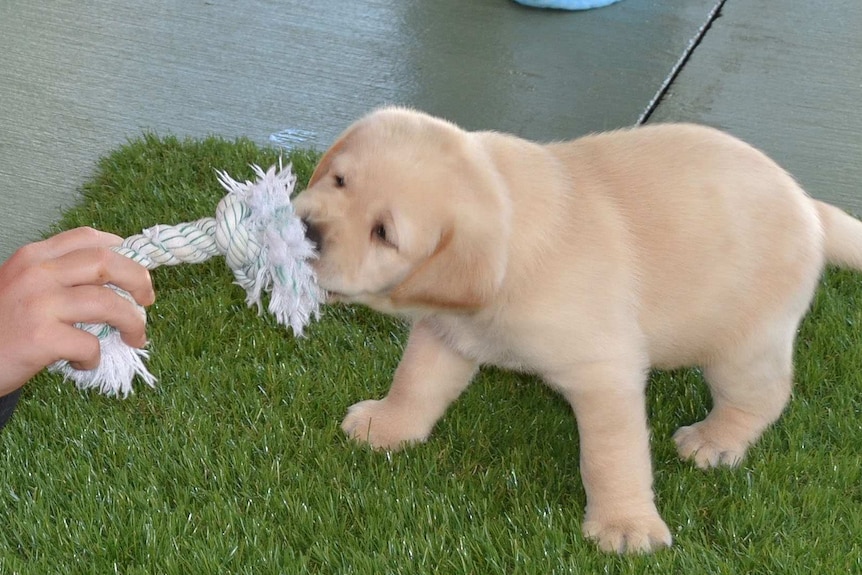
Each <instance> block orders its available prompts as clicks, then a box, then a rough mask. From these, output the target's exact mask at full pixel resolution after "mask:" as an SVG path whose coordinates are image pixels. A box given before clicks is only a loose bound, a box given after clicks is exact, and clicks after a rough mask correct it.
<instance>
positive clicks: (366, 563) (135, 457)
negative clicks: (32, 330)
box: [0, 135, 862, 575]
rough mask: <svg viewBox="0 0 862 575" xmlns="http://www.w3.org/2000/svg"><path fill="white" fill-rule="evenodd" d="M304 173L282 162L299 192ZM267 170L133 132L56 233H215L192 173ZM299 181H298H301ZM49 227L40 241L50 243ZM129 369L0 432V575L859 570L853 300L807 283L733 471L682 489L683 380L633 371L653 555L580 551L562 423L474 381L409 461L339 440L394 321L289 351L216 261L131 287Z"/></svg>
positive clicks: (370, 320)
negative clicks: (102, 387) (138, 345)
mask: <svg viewBox="0 0 862 575" xmlns="http://www.w3.org/2000/svg"><path fill="white" fill-rule="evenodd" d="M316 158H317V156H316V155H315V154H314V153H308V152H304V153H298V154H295V155H293V156H292V157H291V158H290V160H292V161H293V163H294V167H295V170H296V171H297V173H298V174H299V176H300V181H301V182H305V181H306V180H307V178H308V177H309V175H310V172H311V168H312V166H313V164H314V161H315V160H316ZM276 159H277V152H275V151H273V150H267V149H261V148H258V147H256V146H255V145H253V144H251V143H249V142H247V141H237V142H225V141H222V140H218V139H207V140H203V141H178V140H177V139H174V138H164V139H161V138H157V137H155V136H150V135H148V136H145V137H143V138H141V139H140V140H136V141H133V142H130V143H129V144H128V145H126V146H124V147H123V148H121V149H119V150H117V151H116V152H115V153H113V154H112V155H110V156H108V157H107V158H105V159H103V160H102V161H101V163H100V164H99V169H98V173H97V174H96V175H95V176H94V177H93V179H92V181H91V182H90V183H89V184H87V185H86V186H85V187H84V190H83V197H84V199H83V200H82V203H81V204H80V206H79V207H77V208H75V209H73V210H71V211H70V212H68V213H67V214H66V215H65V217H64V218H63V220H62V222H61V223H60V228H68V227H74V226H78V225H91V226H95V227H99V228H102V229H105V230H108V231H113V232H115V233H118V234H121V235H124V236H125V235H131V234H133V233H137V232H139V231H140V230H141V229H142V228H145V227H149V226H152V225H154V224H156V223H166V224H170V223H178V222H182V221H188V220H192V219H195V218H198V217H202V216H208V215H213V212H214V209H215V205H216V203H217V202H218V200H219V198H220V197H221V195H222V191H221V188H220V187H219V186H218V184H217V182H216V178H215V174H214V169H216V168H218V169H226V170H227V171H228V172H230V173H231V174H232V175H233V176H234V177H236V178H237V179H240V178H250V177H251V176H252V174H251V171H250V170H249V168H248V166H247V164H248V163H249V162H256V163H259V164H261V165H262V166H264V167H266V166H269V165H270V164H272V163H274V162H275V161H276ZM301 185H304V184H301ZM58 229H59V228H58ZM153 277H154V281H155V284H156V288H157V292H158V301H157V303H156V304H155V305H154V306H153V307H152V308H151V309H150V328H149V334H150V338H151V341H152V344H151V350H152V358H151V360H150V362H149V366H150V369H151V371H152V372H153V373H154V374H155V375H156V376H157V377H158V378H159V385H158V387H157V389H155V390H152V389H149V388H147V387H146V386H141V385H138V386H137V392H136V393H135V394H134V395H133V396H131V397H130V398H129V399H126V400H118V399H108V398H105V397H103V396H100V395H98V394H95V393H92V392H90V393H82V392H79V391H77V390H76V389H75V388H74V386H73V385H72V384H71V383H64V382H63V381H61V380H60V379H59V378H58V377H57V376H53V375H47V374H42V375H40V376H39V377H38V378H37V379H36V380H34V381H33V382H31V383H30V384H29V385H28V386H27V387H26V388H25V394H24V396H23V398H22V402H21V404H20V406H19V409H18V412H17V413H16V415H15V417H14V418H13V420H12V421H11V422H10V424H9V425H8V426H7V428H6V429H5V430H3V432H2V433H0V458H2V463H0V483H2V488H1V489H0V511H2V516H0V517H2V519H0V573H3V574H11V573H34V574H46V573H94V574H104V573H123V574H133V573H167V574H173V573H177V574H188V573H194V574H198V573H255V574H261V573H303V572H309V573H451V574H455V573H476V574H485V573H579V574H581V573H583V574H592V573H614V574H615V573H632V574H634V573H637V574H640V573H657V574H659V573H660V574H674V573H727V574H742V573H748V574H754V573H763V574H767V573H781V574H793V573H800V574H801V573H805V574H808V573H818V574H823V575H826V574H833V573H851V572H856V573H859V572H862V471H860V469H862V447H860V445H862V341H860V334H862V287H860V285H859V284H860V281H859V280H860V277H859V276H858V275H854V274H851V273H848V272H837V271H830V272H829V273H828V274H827V277H826V279H825V282H824V286H823V288H822V289H821V290H820V292H819V294H818V297H817V300H816V302H815V304H814V309H813V311H812V313H811V314H810V315H809V317H808V319H807V320H806V322H805V324H804V325H803V327H802V330H801V334H800V338H799V340H798V344H797V359H796V364H797V380H798V385H797V387H796V393H795V397H794V399H793V401H792V403H791V404H790V407H789V408H788V410H787V412H786V413H785V415H784V417H783V418H782V419H781V420H780V421H779V423H778V424H777V425H776V426H775V427H774V428H773V429H771V430H770V431H768V432H767V433H766V435H765V436H764V438H763V440H762V441H761V442H760V443H759V444H758V445H757V446H755V447H754V448H753V449H752V450H751V452H750V454H749V457H748V459H747V460H746V461H745V462H744V463H743V464H742V466H741V467H740V468H738V469H734V470H718V471H712V472H708V473H704V472H701V471H699V470H697V469H695V468H693V466H691V465H689V464H687V463H684V462H680V461H679V460H678V459H677V458H676V454H675V451H674V448H673V444H672V441H671V439H670V436H671V434H672V432H673V430H674V429H675V428H676V427H677V426H679V425H681V424H687V423H690V422H692V421H694V420H696V419H699V418H701V417H702V416H703V415H704V414H705V413H706V410H707V408H708V405H709V399H708V396H707V394H706V391H705V388H704V386H703V384H702V382H701V380H700V377H699V375H698V374H697V373H696V372H694V371H679V372H673V373H665V374H656V375H654V377H653V379H652V382H651V386H650V392H649V410H650V415H651V425H652V432H653V454H654V460H655V465H654V466H655V484H656V491H657V494H658V501H659V508H660V510H661V512H662V514H663V516H664V518H665V520H666V521H667V522H668V525H669V526H670V528H671V531H672V532H673V534H674V537H675V545H674V547H673V548H671V549H670V550H666V551H662V552H660V553H657V554H655V555H652V556H643V557H616V556H608V555H604V554H601V553H600V552H598V551H596V549H595V548H594V547H593V546H592V545H591V544H589V543H588V542H585V541H584V540H583V538H582V537H581V535H580V522H581V517H582V509H583V506H584V493H583V489H582V486H581V482H580V477H579V475H578V465H577V461H578V444H577V433H576V430H575V424H574V420H573V418H572V416H571V413H570V410H569V408H568V407H567V405H566V404H565V403H564V402H563V401H562V400H561V399H560V398H559V397H558V396H556V395H555V394H554V393H552V392H550V391H548V390H547V389H546V388H545V387H543V386H542V385H540V384H539V383H538V382H537V381H536V380H535V379H533V378H530V377H527V376H523V375H516V374H511V373H506V372H502V371H497V370H493V369H488V370H484V371H483V372H482V373H481V374H480V376H479V378H478V379H477V381H476V382H475V384H474V385H473V386H472V387H471V388H470V389H469V390H468V391H467V392H466V393H465V394H464V396H463V397H462V398H461V399H460V400H459V401H458V402H457V403H456V404H455V405H454V406H453V408H452V409H451V410H450V412H449V413H448V414H447V416H446V417H445V418H444V419H443V421H442V422H441V424H440V425H439V426H438V428H437V429H436V431H435V433H434V434H433V435H432V437H431V439H430V441H429V442H428V443H427V444H425V445H421V446H417V447H413V448H411V449H408V450H407V451H404V452H401V453H395V454H385V453H375V452H372V451H370V450H368V449H366V448H364V447H361V446H357V445H354V444H352V443H350V442H348V441H346V440H345V439H344V437H343V436H342V434H341V432H340V430H339V428H338V425H339V422H340V420H341V418H342V417H343V415H344V413H345V411H346V409H347V407H348V406H349V405H351V404H352V403H354V402H356V401H358V400H361V399H366V398H369V397H379V396H381V395H383V394H384V393H385V392H386V390H387V389H388V386H389V382H390V377H391V374H392V372H393V370H394V368H395V366H396V364H397V362H398V358H399V356H400V353H401V349H402V345H403V342H404V339H405V334H406V328H405V326H404V325H403V324H402V323H400V322H398V321H396V320H392V319H389V318H386V317H384V316H381V315H378V314H376V313H374V312H371V311H368V310H365V309H360V308H349V307H331V308H328V309H326V310H325V314H324V317H323V319H322V320H321V321H320V322H318V323H316V324H313V325H312V326H311V327H310V329H309V331H308V336H307V337H306V338H305V339H301V340H297V339H294V338H293V336H292V335H290V333H289V332H288V331H286V330H284V329H283V328H280V327H279V326H278V325H276V324H275V322H274V321H273V320H272V319H271V318H269V317H266V316H258V315H257V313H256V311H255V310H250V309H247V308H246V306H245V303H244V297H245V295H244V293H243V291H242V290H241V289H240V288H238V287H236V286H234V285H232V283H231V282H232V276H231V274H230V271H229V270H228V269H227V268H226V267H225V266H224V263H223V261H221V259H215V260H211V261H209V262H207V263H206V264H202V265H197V266H191V265H188V266H180V267H176V268H160V269H158V270H155V271H154V272H153Z"/></svg>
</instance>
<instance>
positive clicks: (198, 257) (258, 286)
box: [49, 165, 323, 397]
mask: <svg viewBox="0 0 862 575" xmlns="http://www.w3.org/2000/svg"><path fill="white" fill-rule="evenodd" d="M252 169H253V170H254V172H255V174H256V176H257V181H255V182H250V181H246V182H242V183H240V182H237V181H235V180H234V179H233V178H231V177H230V176H229V175H228V174H227V173H225V172H218V179H219V182H220V183H221V185H222V187H223V188H224V189H225V190H226V191H227V195H225V197H224V198H223V199H222V200H221V202H219V204H218V208H217V209H216V215H215V217H214V218H201V219H199V220H196V221H194V222H187V223H182V224H178V225H175V226H167V225H156V226H153V227H151V228H148V229H146V230H144V231H143V232H141V233H140V234H137V235H134V236H130V237H128V238H126V240H125V241H124V242H123V244H122V245H121V246H119V247H117V248H115V250H116V251H117V252H118V253H120V254H122V255H124V256H126V257H129V258H131V259H133V260H135V261H136V262H138V263H140V264H141V265H143V266H145V267H147V268H148V269H154V268H157V267H159V266H163V265H168V266H171V265H178V264H183V263H200V262H203V261H206V260H208V259H210V258H211V257H213V256H215V255H223V256H224V257H225V261H226V262H227V264H228V267H230V269H231V270H232V271H233V274H234V278H235V279H236V283H237V284H238V285H240V286H242V288H243V289H245V291H246V303H247V304H248V305H249V306H252V305H256V306H257V308H258V312H261V311H262V309H263V304H262V301H261V300H262V297H263V294H264V293H269V294H270V298H269V306H268V310H269V312H270V313H272V314H273V315H274V316H275V318H276V320H277V321H278V322H279V323H280V324H282V325H285V326H288V327H290V328H291V329H292V330H293V332H294V334H296V335H297V336H302V334H303V329H304V328H305V326H306V325H307V324H308V323H309V322H310V321H311V319H312V318H314V319H316V318H318V317H319V315H320V304H321V301H322V300H323V292H322V291H321V290H320V288H319V287H318V285H317V280H316V277H315V275H314V271H313V269H312V268H311V266H310V265H309V260H310V259H312V258H314V257H315V253H314V246H313V245H312V244H311V242H309V241H308V240H307V239H306V237H305V227H304V226H303V224H302V222H301V221H300V219H299V218H298V217H297V216H296V214H295V213H294V211H293V206H292V205H291V204H290V197H291V195H292V194H293V187H294V185H295V184H296V177H295V176H294V175H293V173H292V172H291V167H290V166H289V165H288V166H287V167H286V168H282V167H281V165H279V166H278V170H276V166H272V167H270V168H269V169H268V170H266V171H263V170H262V169H261V168H260V167H258V166H252ZM111 287H112V288H114V289H115V290H116V291H117V293H119V294H120V295H122V296H123V297H126V298H127V299H130V300H131V296H129V294H128V293H126V292H125V291H123V290H121V289H119V288H117V287H116V286H111ZM141 310H142V311H143V308H141ZM77 327H79V328H81V329H83V330H86V331H87V332H89V333H91V334H93V335H95V336H97V337H98V338H99V342H100V346H101V354H102V357H101V362H100V363H99V366H98V367H97V368H96V369H93V370H87V371H83V370H77V369H74V368H73V367H72V366H71V365H70V364H69V362H67V361H59V362H57V363H55V364H53V365H52V366H51V367H50V368H49V369H50V370H51V371H55V372H59V373H62V374H63V375H64V376H65V377H66V378H67V379H71V380H73V381H74V382H75V384H76V385H77V386H78V388H79V389H90V388H97V389H99V391H100V392H101V393H104V394H105V395H109V396H114V395H121V396H123V397H126V396H128V395H129V394H130V393H132V380H133V379H134V376H135V375H138V376H140V377H141V379H142V380H143V381H144V383H146V384H147V385H149V386H150V387H153V386H155V382H156V378H155V377H154V376H153V375H152V374H151V373H150V372H149V371H148V370H147V367H146V366H145V365H144V361H143V360H145V359H147V357H148V354H147V351H146V350H142V349H136V348H132V347H129V346H127V345H126V344H125V343H123V341H122V339H121V338H120V335H119V332H117V330H116V329H114V328H113V327H111V326H108V325H104V324H77Z"/></svg>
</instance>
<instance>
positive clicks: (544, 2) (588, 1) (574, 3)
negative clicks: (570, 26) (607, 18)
mask: <svg viewBox="0 0 862 575" xmlns="http://www.w3.org/2000/svg"><path fill="white" fill-rule="evenodd" d="M515 2H517V3H518V4H523V5H524V6H530V7H532V8H554V9H556V10H589V9H590V8H601V7H603V6H610V5H611V4H613V3H615V2H619V0H515Z"/></svg>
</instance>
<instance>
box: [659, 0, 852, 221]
mask: <svg viewBox="0 0 862 575" xmlns="http://www.w3.org/2000/svg"><path fill="white" fill-rule="evenodd" d="M670 120H674V121H680V120H684V121H693V122H699V123H705V124H710V125H713V126H716V127H719V128H723V129H726V130H728V131H730V132H732V133H734V134H736V135H738V136H740V137H742V138H743V139H745V140H747V141H749V142H751V143H753V144H755V145H756V146H758V147H759V148H761V149H763V150H764V151H765V152H767V153H768V154H769V155H771V156H772V157H773V158H775V159H776V160H777V161H778V162H779V163H780V164H782V165H783V166H784V167H785V168H786V169H787V170H789V171H790V172H791V173H792V174H793V175H794V176H795V177H796V178H797V179H798V180H799V181H800V182H801V183H802V185H803V186H804V187H805V188H806V189H807V190H808V192H809V193H810V194H811V195H813V196H815V197H818V198H822V199H825V200H827V201H831V202H834V203H836V204H838V205H840V206H842V207H844V208H846V209H849V210H851V211H853V212H855V213H857V214H860V215H862V2H860V1H859V0H832V1H830V2H811V1H810V0H784V1H783V2H782V3H781V7H780V9H779V8H777V6H776V4H775V3H772V2H763V1H762V0H728V2H727V3H726V4H725V5H724V8H723V10H722V12H721V17H720V18H718V19H717V20H716V21H715V23H714V24H713V25H712V27H711V28H710V29H709V31H708V32H707V34H706V35H705V37H704V39H703V41H702V42H701V44H700V45H699V46H698V47H697V49H696V50H695V51H694V54H693V56H692V57H691V59H690V60H689V61H688V62H687V64H686V66H685V67H684V68H683V70H682V73H681V74H680V75H679V77H678V78H677V80H676V81H675V82H674V83H673V85H672V86H671V90H670V92H669V93H668V95H667V97H666V98H665V99H664V100H662V102H661V103H660V105H659V107H658V109H657V110H656V112H655V113H654V114H653V116H652V117H651V118H650V121H654V122H655V121H670Z"/></svg>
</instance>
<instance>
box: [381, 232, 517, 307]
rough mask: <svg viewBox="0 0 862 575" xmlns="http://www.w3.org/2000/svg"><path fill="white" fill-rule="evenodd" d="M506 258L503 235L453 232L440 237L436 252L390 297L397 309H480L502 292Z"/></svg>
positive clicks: (397, 287) (393, 291) (396, 288)
mask: <svg viewBox="0 0 862 575" xmlns="http://www.w3.org/2000/svg"><path fill="white" fill-rule="evenodd" d="M474 232H475V231H474ZM506 258H507V252H506V246H505V243H504V239H503V238H502V237H500V234H496V233H494V234H483V233H468V232H464V231H459V230H456V229H454V228H450V229H449V230H447V231H445V232H444V233H443V235H442V236H441V238H440V242H439V243H438V245H437V249H435V250H434V252H433V253H432V254H431V255H430V256H429V257H428V259H427V260H425V261H424V262H423V263H421V264H420V265H419V266H418V267H417V268H416V269H415V270H413V272H411V273H410V274H409V275H408V276H407V278H406V279H405V280H404V281H402V282H401V283H400V284H399V285H398V286H396V287H395V289H393V290H392V292H391V293H390V295H389V297H390V299H391V301H392V303H393V304H394V305H396V306H398V307H411V306H419V307H431V308H436V309H440V308H443V309H454V310H465V311H468V310H473V309H478V308H481V307H482V306H484V305H486V304H487V303H488V302H489V301H490V300H491V299H492V298H493V297H494V295H495V294H496V293H497V290H498V289H499V288H500V284H501V283H502V281H503V276H504V274H505V271H506Z"/></svg>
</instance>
